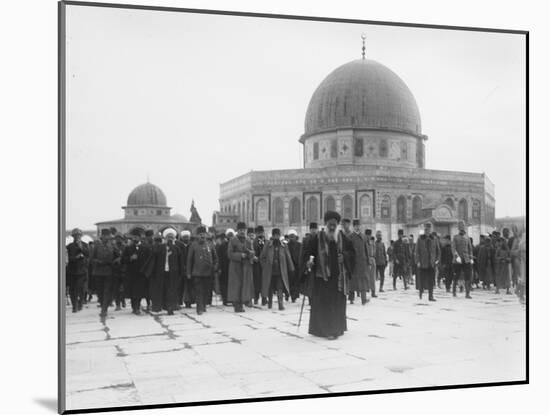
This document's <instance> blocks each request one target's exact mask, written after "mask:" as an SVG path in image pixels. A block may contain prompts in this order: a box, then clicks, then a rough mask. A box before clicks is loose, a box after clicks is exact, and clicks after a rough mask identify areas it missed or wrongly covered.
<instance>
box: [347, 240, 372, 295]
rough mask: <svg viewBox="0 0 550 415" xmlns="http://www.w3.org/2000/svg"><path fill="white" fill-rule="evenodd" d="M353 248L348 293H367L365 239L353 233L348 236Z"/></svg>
mask: <svg viewBox="0 0 550 415" xmlns="http://www.w3.org/2000/svg"><path fill="white" fill-rule="evenodd" d="M350 240H351V243H352V246H353V251H354V253H355V255H354V261H353V268H352V270H351V281H350V291H368V290H369V278H368V261H369V259H368V252H367V245H366V243H365V238H364V237H363V235H362V234H361V233H357V232H353V233H352V234H351V236H350Z"/></svg>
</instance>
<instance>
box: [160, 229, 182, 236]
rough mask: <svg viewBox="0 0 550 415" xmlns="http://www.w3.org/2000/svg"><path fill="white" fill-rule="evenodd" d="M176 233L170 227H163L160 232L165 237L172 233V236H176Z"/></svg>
mask: <svg viewBox="0 0 550 415" xmlns="http://www.w3.org/2000/svg"><path fill="white" fill-rule="evenodd" d="M177 234H178V233H177V232H176V231H175V230H174V229H172V228H167V229H165V230H164V231H163V232H162V236H164V237H165V238H166V237H167V236H168V235H172V236H176V235H177Z"/></svg>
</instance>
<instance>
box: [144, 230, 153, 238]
mask: <svg viewBox="0 0 550 415" xmlns="http://www.w3.org/2000/svg"><path fill="white" fill-rule="evenodd" d="M154 234H155V232H154V231H153V230H152V229H147V230H146V231H145V236H153V235H154Z"/></svg>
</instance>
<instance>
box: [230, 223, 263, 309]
mask: <svg viewBox="0 0 550 415" xmlns="http://www.w3.org/2000/svg"><path fill="white" fill-rule="evenodd" d="M254 231H255V234H256V238H255V239H254V244H253V246H254V255H255V256H256V257H257V258H259V257H260V255H261V254H262V251H263V249H264V245H265V231H264V227H263V226H262V225H258V226H256V229H254ZM226 250H227V247H226ZM228 266H229V263H228ZM253 273H254V304H258V300H259V299H260V294H261V292H262V264H261V263H260V261H257V262H255V263H254V270H253ZM266 304H267V298H266V297H263V296H262V305H266Z"/></svg>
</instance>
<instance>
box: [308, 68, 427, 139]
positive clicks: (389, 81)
mask: <svg viewBox="0 0 550 415" xmlns="http://www.w3.org/2000/svg"><path fill="white" fill-rule="evenodd" d="M342 128H367V129H380V130H389V131H398V132H404V133H409V134H413V135H416V136H420V135H421V134H422V133H421V124H420V112H419V111H418V106H417V105H416V101H415V99H414V96H413V94H412V93H411V91H410V90H409V88H408V87H407V85H405V83H404V82H403V81H402V80H401V78H399V76H397V75H396V74H395V73H394V72H393V71H392V70H390V69H389V68H387V67H385V66H384V65H382V64H380V63H378V62H376V61H373V60H369V59H358V60H354V61H351V62H349V63H346V64H345V65H342V66H340V67H339V68H336V69H335V70H334V71H332V72H331V73H330V74H329V75H328V76H327V77H326V78H325V79H324V80H323V82H321V84H320V85H319V86H318V87H317V89H316V90H315V92H314V93H313V96H312V97H311V100H310V102H309V106H308V109H307V112H306V119H305V133H304V136H306V137H307V136H310V135H313V134H316V133H320V132H324V131H332V130H336V129H342Z"/></svg>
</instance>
